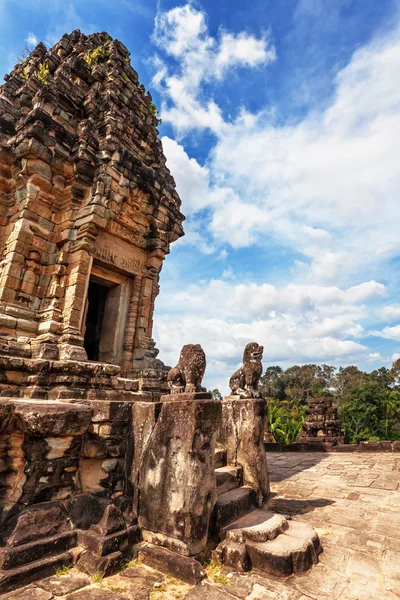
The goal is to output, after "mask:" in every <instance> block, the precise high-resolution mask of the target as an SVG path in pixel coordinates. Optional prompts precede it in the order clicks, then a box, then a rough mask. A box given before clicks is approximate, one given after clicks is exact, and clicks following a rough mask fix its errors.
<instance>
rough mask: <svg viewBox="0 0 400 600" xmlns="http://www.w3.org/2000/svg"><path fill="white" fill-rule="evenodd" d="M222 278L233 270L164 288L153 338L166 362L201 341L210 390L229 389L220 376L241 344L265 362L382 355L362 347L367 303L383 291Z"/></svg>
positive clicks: (234, 359) (235, 359)
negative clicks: (256, 349)
mask: <svg viewBox="0 0 400 600" xmlns="http://www.w3.org/2000/svg"><path fill="white" fill-rule="evenodd" d="M226 275H228V276H229V277H231V275H232V271H231V270H230V271H228V273H225V278H224V279H222V280H220V279H215V280H211V281H208V282H201V283H199V284H194V285H190V286H188V287H187V288H186V289H181V290H178V291H177V290H176V289H171V290H170V291H168V290H166V289H164V290H163V293H162V294H161V296H160V298H159V300H158V304H157V318H156V320H155V337H156V339H157V342H158V345H159V347H160V348H161V350H162V357H163V360H165V361H166V362H167V363H173V362H174V361H175V360H176V358H177V355H178V354H179V350H180V347H181V346H182V345H183V344H185V343H193V342H194V341H195V342H196V343H197V342H198V343H201V344H202V345H203V347H204V349H205V351H206V353H207V360H208V370H207V373H208V375H207V381H208V382H209V385H210V387H213V386H217V385H223V388H222V389H224V390H225V391H226V384H227V382H226V381H225V382H224V377H225V378H227V377H229V374H230V371H233V370H234V369H235V367H236V366H237V364H238V363H239V362H240V359H241V355H242V352H243V347H244V345H245V344H246V343H248V342H251V341H258V342H259V343H261V344H263V345H264V347H265V354H264V362H265V363H266V364H267V363H270V364H271V363H272V364H275V363H277V362H279V363H281V364H284V365H285V364H286V365H290V364H293V363H304V362H310V361H312V362H326V361H328V362H333V363H335V364H338V363H340V362H343V361H344V362H352V361H357V360H365V361H367V362H376V361H377V360H379V357H380V355H379V353H371V351H370V349H369V348H368V346H367V345H365V344H363V343H362V342H361V339H362V338H364V337H365V336H366V335H367V332H365V331H364V329H363V326H362V324H361V323H360V321H361V320H362V319H363V318H365V316H366V314H367V306H366V304H368V302H369V301H373V300H374V299H375V298H377V297H380V296H381V295H382V293H384V288H383V286H381V284H378V283H376V282H374V281H371V282H368V284H362V285H360V286H354V287H350V288H347V289H340V288H337V287H334V286H330V287H327V286H326V287H324V286H300V285H293V284H290V285H287V286H283V287H281V288H277V287H276V286H273V285H270V284H267V283H264V284H255V283H236V282H235V281H234V280H233V281H230V280H229V279H227V277H226ZM364 303H365V304H364ZM174 315H176V316H174ZM171 319H174V328H173V332H171ZM380 358H381V357H380ZM221 382H222V383H221Z"/></svg>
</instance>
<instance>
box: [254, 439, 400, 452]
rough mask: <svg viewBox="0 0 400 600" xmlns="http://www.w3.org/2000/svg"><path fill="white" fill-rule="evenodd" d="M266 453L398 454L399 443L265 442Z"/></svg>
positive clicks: (399, 449) (399, 450)
mask: <svg viewBox="0 0 400 600" xmlns="http://www.w3.org/2000/svg"><path fill="white" fill-rule="evenodd" d="M264 446H265V450H266V452H387V453H389V452H400V441H396V442H390V441H384V440H382V441H380V442H360V443H359V444H336V445H334V444H332V443H330V442H295V443H294V444H288V445H287V446H286V445H285V444H279V443H277V442H265V443H264Z"/></svg>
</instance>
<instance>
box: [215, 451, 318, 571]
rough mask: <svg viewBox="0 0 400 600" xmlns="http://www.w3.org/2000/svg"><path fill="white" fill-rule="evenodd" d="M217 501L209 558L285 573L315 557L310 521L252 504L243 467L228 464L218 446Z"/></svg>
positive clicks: (244, 568) (301, 567) (242, 568)
mask: <svg viewBox="0 0 400 600" xmlns="http://www.w3.org/2000/svg"><path fill="white" fill-rule="evenodd" d="M215 461H216V469H215V473H216V485H217V494H218V497H217V501H216V503H215V507H214V511H213V515H212V518H211V530H212V535H213V537H214V539H216V540H219V542H220V543H219V545H218V546H217V548H216V550H214V553H213V558H214V560H216V561H217V562H219V563H222V564H224V565H226V566H228V567H232V568H234V569H236V570H238V571H249V570H250V569H252V568H254V569H258V570H260V571H263V572H265V573H267V574H269V575H274V576H279V577H282V576H289V575H292V574H293V573H301V572H304V571H307V570H308V569H309V568H310V567H311V566H312V565H313V564H316V563H317V562H318V555H319V554H320V552H321V546H320V542H319V538H318V534H317V533H316V532H315V531H314V529H313V528H312V527H311V526H310V525H308V523H302V522H300V521H292V520H288V519H287V518H286V517H285V516H283V515H280V514H277V513H274V512H272V511H270V510H268V508H267V507H262V508H256V497H255V490H253V488H251V487H249V486H243V485H242V469H241V467H235V466H230V465H227V464H226V452H225V451H224V450H222V449H217V450H216V455H215Z"/></svg>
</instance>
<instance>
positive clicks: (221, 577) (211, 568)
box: [204, 560, 229, 585]
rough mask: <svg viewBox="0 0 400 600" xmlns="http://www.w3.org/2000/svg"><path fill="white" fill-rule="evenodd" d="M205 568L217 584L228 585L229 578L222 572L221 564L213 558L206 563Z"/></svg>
mask: <svg viewBox="0 0 400 600" xmlns="http://www.w3.org/2000/svg"><path fill="white" fill-rule="evenodd" d="M204 570H205V572H206V575H207V577H208V578H209V579H211V581H213V582H214V583H216V584H217V585H228V583H229V578H228V577H227V576H226V575H225V574H224V573H222V571H221V565H218V564H217V563H215V562H214V561H213V560H210V561H208V562H206V563H205V565H204Z"/></svg>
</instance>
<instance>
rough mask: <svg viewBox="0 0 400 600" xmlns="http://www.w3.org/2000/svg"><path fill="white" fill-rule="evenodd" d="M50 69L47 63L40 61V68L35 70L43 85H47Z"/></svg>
mask: <svg viewBox="0 0 400 600" xmlns="http://www.w3.org/2000/svg"><path fill="white" fill-rule="evenodd" d="M49 74H50V69H49V67H48V66H47V65H46V64H45V63H39V68H38V70H37V71H35V77H36V79H38V80H39V81H40V83H41V84H42V85H47V80H48V77H49Z"/></svg>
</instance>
